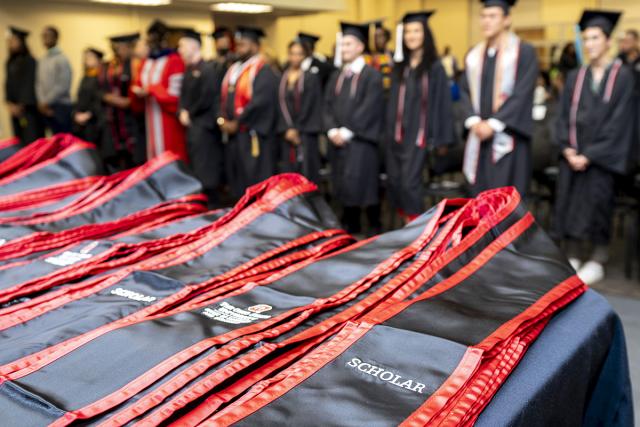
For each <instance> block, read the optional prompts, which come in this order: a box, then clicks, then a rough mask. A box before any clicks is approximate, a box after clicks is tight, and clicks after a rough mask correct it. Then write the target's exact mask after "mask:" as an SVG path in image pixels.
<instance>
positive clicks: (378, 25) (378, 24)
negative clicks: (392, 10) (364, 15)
mask: <svg viewBox="0 0 640 427" xmlns="http://www.w3.org/2000/svg"><path fill="white" fill-rule="evenodd" d="M385 19H386V18H380V19H374V20H373V21H371V25H373V26H374V27H376V30H377V29H379V28H384V25H382V23H383V22H384V20H385Z"/></svg>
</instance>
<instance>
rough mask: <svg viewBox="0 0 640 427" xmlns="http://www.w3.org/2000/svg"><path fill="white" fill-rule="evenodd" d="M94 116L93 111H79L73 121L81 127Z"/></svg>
mask: <svg viewBox="0 0 640 427" xmlns="http://www.w3.org/2000/svg"><path fill="white" fill-rule="evenodd" d="M92 116H93V114H91V111H78V112H77V113H75V114H74V116H73V120H74V121H75V122H76V123H77V124H79V125H85V124H86V123H87V122H88V121H89V120H91V117H92Z"/></svg>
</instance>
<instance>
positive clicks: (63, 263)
mask: <svg viewBox="0 0 640 427" xmlns="http://www.w3.org/2000/svg"><path fill="white" fill-rule="evenodd" d="M91 256H92V255H91V254H87V253H80V252H71V251H64V252H63V253H61V254H60V255H55V256H50V257H49V258H47V259H45V260H44V262H46V263H49V264H53V265H57V266H58V267H67V266H69V265H73V264H75V263H77V262H80V261H84V260H85V259H88V258H91Z"/></svg>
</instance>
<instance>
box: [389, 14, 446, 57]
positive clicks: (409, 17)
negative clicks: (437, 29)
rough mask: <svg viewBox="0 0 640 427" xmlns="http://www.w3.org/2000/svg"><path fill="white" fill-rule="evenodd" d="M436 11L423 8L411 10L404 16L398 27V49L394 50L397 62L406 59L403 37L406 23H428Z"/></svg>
mask: <svg viewBox="0 0 640 427" xmlns="http://www.w3.org/2000/svg"><path fill="white" fill-rule="evenodd" d="M434 13H436V11H435V10H422V11H419V12H409V13H407V14H405V15H404V16H403V17H402V21H400V23H399V24H398V26H397V27H396V50H395V51H394V52H393V60H394V61H395V62H402V61H404V51H403V49H402V47H403V37H404V24H409V23H411V22H420V23H422V24H424V25H427V22H428V21H429V18H430V17H431V16H432V15H433V14H434Z"/></svg>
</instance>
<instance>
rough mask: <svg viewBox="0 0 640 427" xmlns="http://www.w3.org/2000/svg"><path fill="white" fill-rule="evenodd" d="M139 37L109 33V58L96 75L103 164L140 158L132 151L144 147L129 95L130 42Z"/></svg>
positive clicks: (121, 165)
mask: <svg viewBox="0 0 640 427" xmlns="http://www.w3.org/2000/svg"><path fill="white" fill-rule="evenodd" d="M139 38H140V34H139V33H132V34H123V35H118V36H113V37H111V38H110V39H109V41H110V42H111V48H112V50H113V59H112V60H111V61H109V63H108V64H106V66H105V67H104V72H103V73H102V74H101V75H100V84H101V87H102V90H103V96H102V101H103V103H104V113H105V121H106V123H105V129H104V137H103V142H102V146H101V154H102V157H103V159H104V161H105V164H106V166H107V167H108V168H109V169H112V170H122V169H127V168H130V167H133V166H134V165H139V164H142V163H143V162H144V160H143V158H140V156H139V154H138V155H136V153H140V152H141V151H142V150H143V149H144V147H140V145H142V146H144V140H142V139H140V138H139V130H138V120H136V117H135V115H134V113H133V111H132V110H131V100H130V99H129V87H130V85H131V84H132V80H133V70H132V54H133V44H134V43H135V42H136V41H137V40H138V39H139Z"/></svg>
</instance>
